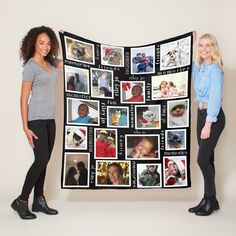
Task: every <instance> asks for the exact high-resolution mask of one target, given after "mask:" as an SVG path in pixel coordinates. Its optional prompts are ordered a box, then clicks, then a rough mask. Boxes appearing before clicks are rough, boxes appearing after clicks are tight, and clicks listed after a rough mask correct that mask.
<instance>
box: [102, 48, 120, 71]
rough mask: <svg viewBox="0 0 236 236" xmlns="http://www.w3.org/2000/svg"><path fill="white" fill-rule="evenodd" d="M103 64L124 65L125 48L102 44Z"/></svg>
mask: <svg viewBox="0 0 236 236" xmlns="http://www.w3.org/2000/svg"><path fill="white" fill-rule="evenodd" d="M101 64H102V65H105V66H117V67H123V66H124V48H122V47H115V46H108V45H101Z"/></svg>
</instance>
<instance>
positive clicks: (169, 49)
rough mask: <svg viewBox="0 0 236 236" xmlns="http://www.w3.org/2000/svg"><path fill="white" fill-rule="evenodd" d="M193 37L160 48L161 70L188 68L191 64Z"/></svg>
mask: <svg viewBox="0 0 236 236" xmlns="http://www.w3.org/2000/svg"><path fill="white" fill-rule="evenodd" d="M190 50H191V37H190V36H188V37H186V38H183V39H179V40H176V41H173V42H170V43H165V44H162V45H161V46H160V57H161V60H160V70H167V69H172V68H178V67H182V66H187V65H189V64H190Z"/></svg>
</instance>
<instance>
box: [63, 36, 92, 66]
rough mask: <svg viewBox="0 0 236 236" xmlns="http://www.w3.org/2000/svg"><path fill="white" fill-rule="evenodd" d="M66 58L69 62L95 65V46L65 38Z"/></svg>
mask: <svg viewBox="0 0 236 236" xmlns="http://www.w3.org/2000/svg"><path fill="white" fill-rule="evenodd" d="M65 46H66V58H67V59H68V60H73V61H78V62H83V63H87V64H95V56H94V45H93V44H90V43H86V42H82V41H79V40H76V39H72V38H69V37H65Z"/></svg>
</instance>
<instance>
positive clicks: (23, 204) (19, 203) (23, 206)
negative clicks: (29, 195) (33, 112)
mask: <svg viewBox="0 0 236 236" xmlns="http://www.w3.org/2000/svg"><path fill="white" fill-rule="evenodd" d="M11 207H12V208H13V210H15V211H17V213H18V214H19V216H20V218H21V219H23V220H32V219H35V218H36V215H35V214H33V213H32V212H30V210H29V208H28V201H23V200H21V199H20V198H19V197H18V198H17V199H15V200H14V201H13V202H12V204H11Z"/></svg>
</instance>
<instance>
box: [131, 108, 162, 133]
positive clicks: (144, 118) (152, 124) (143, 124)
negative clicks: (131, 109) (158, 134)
mask: <svg viewBox="0 0 236 236" xmlns="http://www.w3.org/2000/svg"><path fill="white" fill-rule="evenodd" d="M160 109H161V106H160V105H149V106H147V105H137V106H135V129H160V128H161V111H160Z"/></svg>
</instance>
